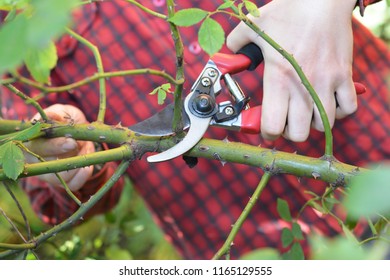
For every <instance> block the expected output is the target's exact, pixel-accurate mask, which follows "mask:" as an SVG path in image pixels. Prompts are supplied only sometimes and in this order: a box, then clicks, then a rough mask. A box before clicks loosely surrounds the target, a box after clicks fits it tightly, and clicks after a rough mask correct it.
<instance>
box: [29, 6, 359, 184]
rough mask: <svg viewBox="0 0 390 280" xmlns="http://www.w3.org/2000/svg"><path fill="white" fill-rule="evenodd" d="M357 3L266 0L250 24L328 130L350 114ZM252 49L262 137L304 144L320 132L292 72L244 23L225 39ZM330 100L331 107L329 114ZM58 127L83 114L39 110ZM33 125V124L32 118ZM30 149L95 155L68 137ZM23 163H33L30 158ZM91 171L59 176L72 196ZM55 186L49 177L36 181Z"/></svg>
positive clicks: (61, 108)
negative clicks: (303, 78) (259, 76)
mask: <svg viewBox="0 0 390 280" xmlns="http://www.w3.org/2000/svg"><path fill="white" fill-rule="evenodd" d="M355 3H356V0H343V1H340V0H273V1H272V2H270V3H269V4H267V5H265V6H263V7H261V8H260V15H261V16H260V17H258V18H252V20H253V21H254V22H255V23H256V24H257V25H258V26H260V28H261V29H262V30H264V31H265V32H266V33H267V34H268V35H270V36H271V38H273V39H274V40H275V41H276V42H278V43H279V44H280V45H281V46H282V47H283V48H285V49H286V50H287V51H288V52H290V53H292V54H293V55H294V57H295V59H296V60H297V61H298V63H299V64H300V65H301V67H302V69H303V71H304V73H305V74H306V75H307V77H308V79H309V81H310V82H311V83H312V85H313V87H314V89H315V90H316V91H317V93H318V95H319V96H320V99H321V101H322V103H323V105H324V107H325V110H326V112H327V114H328V118H329V121H330V123H331V125H332V126H333V124H334V121H335V119H337V118H343V117H346V116H348V115H350V114H352V113H353V112H355V110H356V109H357V98H356V92H355V89H354V86H353V81H352V47H353V46H352V43H353V38H352V27H351V21H352V20H351V17H352V10H353V8H354V6H355ZM249 42H254V43H256V44H257V45H258V46H259V47H260V48H261V50H262V52H263V55H264V63H265V69H264V77H263V78H264V97H263V111H262V120H261V124H262V127H261V130H262V136H263V137H264V138H265V139H269V140H275V139H277V138H278V137H280V136H283V137H285V138H287V139H290V140H292V141H295V142H300V141H305V140H306V139H307V137H308V135H309V132H310V128H311V127H314V128H315V129H317V130H323V126H322V122H321V119H320V117H319V113H318V111H317V109H316V108H315V107H314V105H313V101H312V99H311V97H310V95H309V94H308V93H307V91H306V89H305V88H304V87H303V85H302V84H301V82H300V80H299V78H298V75H297V74H296V73H295V70H294V69H293V68H292V66H291V65H290V64H289V63H288V62H287V61H286V60H285V59H284V58H283V57H282V56H281V55H280V54H279V53H278V52H276V51H275V50H274V49H273V48H272V47H270V46H269V45H268V44H267V43H266V42H265V41H263V40H262V39H261V38H260V37H259V36H258V35H257V34H255V33H254V32H253V31H252V30H250V29H249V28H248V27H247V26H246V25H245V24H243V23H240V24H239V25H238V26H237V27H236V28H235V29H234V30H233V31H232V32H231V33H230V34H229V36H228V38H227V45H228V47H229V48H230V49H231V50H232V51H234V52H235V51H237V50H238V49H240V48H241V47H243V46H244V45H246V44H248V43H249ZM336 100H337V103H338V106H337V107H336ZM46 112H47V114H48V116H49V117H51V118H53V119H54V120H57V121H63V122H65V123H67V122H69V121H70V119H72V120H73V122H74V123H86V122H87V121H86V119H85V116H84V114H83V113H82V112H81V111H80V110H79V109H77V108H75V107H73V106H70V105H62V104H56V105H53V106H51V107H49V108H47V109H46ZM34 118H38V116H35V117H34ZM29 148H30V149H31V150H32V151H34V152H36V153H38V154H41V155H42V156H43V157H45V158H46V159H47V160H50V159H56V158H64V157H68V156H72V155H77V154H78V155H82V154H86V153H91V152H93V151H94V146H93V144H92V143H91V142H83V141H77V142H76V141H75V140H73V139H69V138H58V139H50V140H36V141H33V142H31V143H29ZM29 160H30V162H32V161H36V159H33V158H32V157H30V156H29ZM92 172H93V167H92V166H91V167H87V168H82V169H77V170H72V171H69V172H62V173H61V175H62V177H63V179H64V180H65V181H66V182H67V183H68V185H69V187H70V189H71V190H78V189H80V188H81V187H82V186H83V185H84V183H85V182H86V180H88V178H89V177H90V176H91V175H92ZM41 179H43V180H45V181H48V182H49V183H51V184H53V185H59V182H58V180H57V178H56V177H55V175H52V174H48V175H43V176H41Z"/></svg>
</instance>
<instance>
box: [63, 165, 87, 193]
mask: <svg viewBox="0 0 390 280" xmlns="http://www.w3.org/2000/svg"><path fill="white" fill-rule="evenodd" d="M77 171H78V172H77V173H76V174H75V176H73V178H72V179H71V180H70V181H69V183H68V187H69V189H71V190H72V191H78V190H79V189H81V187H82V186H84V184H85V183H86V182H87V181H88V179H89V178H91V176H92V173H93V166H87V167H83V168H79V169H78V170H77Z"/></svg>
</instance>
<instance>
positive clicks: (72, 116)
mask: <svg viewBox="0 0 390 280" xmlns="http://www.w3.org/2000/svg"><path fill="white" fill-rule="evenodd" d="M45 112H46V114H47V116H48V117H49V118H50V119H52V120H54V121H57V122H63V123H69V122H73V123H75V124H81V123H87V120H86V118H85V115H84V114H83V112H81V111H80V110H79V109H78V108H76V107H74V106H72V105H63V104H55V105H52V106H50V107H48V108H47V109H45ZM38 119H40V116H39V115H38V114H37V115H35V116H34V117H33V118H32V120H38ZM26 147H27V148H28V149H29V150H30V151H32V152H33V153H35V154H38V155H40V156H41V157H43V158H44V159H45V160H47V161H49V160H56V159H60V158H67V157H72V156H77V155H84V154H88V153H93V152H94V151H95V147H94V144H93V142H90V141H76V140H74V139H72V138H65V137H60V138H53V139H36V140H33V141H31V142H28V143H26ZM26 160H27V162H29V163H34V162H38V161H39V160H38V159H37V158H36V157H34V156H33V155H31V154H28V153H27V154H26ZM92 172H93V166H88V167H84V168H79V169H73V170H69V171H63V172H60V173H59V175H60V176H61V177H62V179H63V180H64V181H65V182H66V183H67V185H68V186H69V188H70V189H71V190H72V191H77V190H79V189H80V188H81V187H82V186H83V185H84V184H85V182H86V181H87V180H88V179H89V178H90V177H91V176H92ZM39 178H40V179H42V180H43V181H46V182H48V183H50V184H52V185H55V186H60V185H61V183H60V181H59V180H58V178H57V177H56V176H55V174H44V175H40V176H39Z"/></svg>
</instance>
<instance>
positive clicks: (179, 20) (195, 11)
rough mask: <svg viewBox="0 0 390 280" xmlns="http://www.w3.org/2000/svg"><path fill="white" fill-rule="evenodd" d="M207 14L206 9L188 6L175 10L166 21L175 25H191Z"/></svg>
mask: <svg viewBox="0 0 390 280" xmlns="http://www.w3.org/2000/svg"><path fill="white" fill-rule="evenodd" d="M207 15H208V12H207V11H204V10H202V9H199V8H190V9H185V10H180V11H178V12H176V13H175V14H174V15H173V16H172V17H171V18H169V19H168V21H169V22H171V23H173V24H175V25H177V26H191V25H194V24H197V23H198V22H200V21H201V20H202V19H204V18H205V17H206V16H207Z"/></svg>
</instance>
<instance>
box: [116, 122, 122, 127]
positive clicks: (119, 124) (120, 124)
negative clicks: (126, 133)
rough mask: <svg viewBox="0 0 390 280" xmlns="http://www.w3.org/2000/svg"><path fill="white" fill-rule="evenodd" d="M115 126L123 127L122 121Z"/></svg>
mask: <svg viewBox="0 0 390 280" xmlns="http://www.w3.org/2000/svg"><path fill="white" fill-rule="evenodd" d="M114 128H123V126H122V122H119V123H118V124H117V125H116V126H115V127H114Z"/></svg>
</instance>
